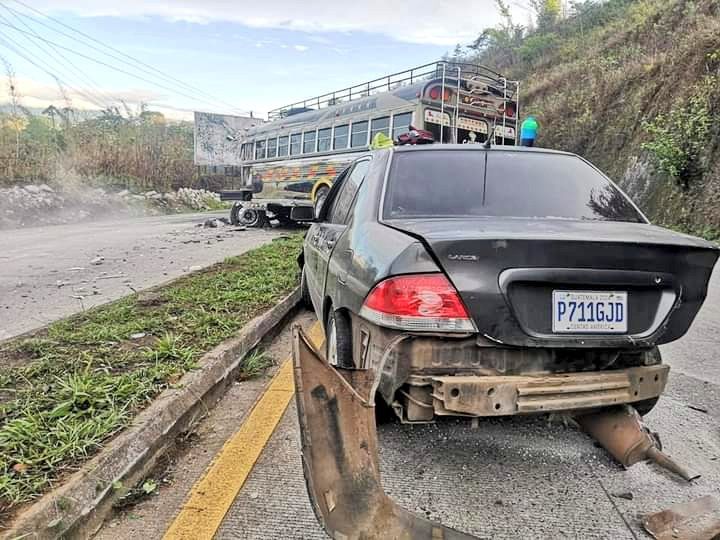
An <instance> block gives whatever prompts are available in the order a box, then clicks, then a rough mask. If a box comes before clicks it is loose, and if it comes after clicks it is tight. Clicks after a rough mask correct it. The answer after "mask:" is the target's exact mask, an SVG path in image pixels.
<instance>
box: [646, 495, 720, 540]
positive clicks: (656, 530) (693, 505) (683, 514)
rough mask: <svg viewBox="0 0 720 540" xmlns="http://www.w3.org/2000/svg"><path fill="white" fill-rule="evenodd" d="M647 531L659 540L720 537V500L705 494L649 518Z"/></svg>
mask: <svg viewBox="0 0 720 540" xmlns="http://www.w3.org/2000/svg"><path fill="white" fill-rule="evenodd" d="M643 528H644V529H645V530H646V531H647V532H648V533H650V535H651V536H652V537H653V538H655V539H656V540H674V539H677V538H682V539H684V540H712V539H716V538H720V501H718V500H717V499H716V498H715V497H713V496H712V495H705V496H704V497H700V498H699V499H695V500H693V501H689V502H684V503H678V504H674V505H672V506H671V507H670V508H667V509H666V510H662V511H660V512H656V513H655V514H650V515H648V516H645V519H643Z"/></svg>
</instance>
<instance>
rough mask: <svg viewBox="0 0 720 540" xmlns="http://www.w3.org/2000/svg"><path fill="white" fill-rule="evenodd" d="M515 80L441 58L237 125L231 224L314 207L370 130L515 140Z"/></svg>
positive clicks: (363, 147)
mask: <svg viewBox="0 0 720 540" xmlns="http://www.w3.org/2000/svg"><path fill="white" fill-rule="evenodd" d="M518 98H519V84H518V82H517V81H510V80H508V79H506V78H505V77H503V76H502V75H500V74H499V73H496V72H494V71H492V70H490V69H488V68H486V67H483V66H479V65H474V64H460V63H455V62H448V61H440V62H435V63H432V64H426V65H423V66H419V67H415V68H412V69H409V70H406V71H403V72H400V73H394V74H392V75H387V76H385V77H382V78H379V79H375V80H372V81H368V82H365V83H363V84H360V85H356V86H352V87H349V88H345V89H342V90H338V91H335V92H331V93H329V94H324V95H321V96H316V97H314V98H311V99H307V100H304V101H301V102H297V103H292V104H290V105H287V106H285V107H281V108H279V109H275V110H273V111H270V112H269V113H268V120H267V121H266V122H264V123H261V124H259V125H256V126H254V127H250V128H249V129H246V130H244V131H243V132H242V133H241V135H240V136H239V137H238V139H239V140H238V141H236V142H235V144H239V145H240V146H239V162H240V166H239V174H238V175H237V176H236V177H235V178H236V184H235V185H234V186H229V187H231V189H226V190H225V191H223V192H222V196H223V198H224V199H226V200H236V201H238V202H237V203H236V205H235V206H234V208H233V213H232V215H231V217H232V219H233V221H234V222H241V223H244V224H246V225H249V226H261V225H263V224H264V223H266V220H267V219H277V220H279V221H281V222H282V221H288V220H291V210H292V208H293V207H294V206H305V205H310V204H316V205H319V204H322V202H323V201H324V198H325V196H326V195H327V193H328V191H329V189H330V186H331V185H332V182H333V179H334V178H335V177H336V176H337V175H338V174H339V173H340V172H341V171H342V170H343V169H344V168H345V167H346V166H347V165H348V164H349V163H350V162H351V161H352V160H353V159H355V157H356V156H357V154H358V153H360V152H364V151H367V150H368V148H370V145H371V142H372V141H373V139H374V138H375V136H376V135H377V134H378V133H383V134H385V135H386V136H388V137H390V138H392V139H393V140H396V139H397V138H398V136H399V135H400V134H403V133H406V132H408V131H409V130H410V129H411V127H412V128H414V129H421V130H426V131H429V132H431V133H432V135H433V138H434V140H435V142H437V143H482V142H484V141H486V140H487V137H488V136H489V135H488V134H490V133H494V141H493V142H494V144H500V145H503V144H510V145H512V144H516V143H517V138H518V129H517V128H518V124H517V118H518Z"/></svg>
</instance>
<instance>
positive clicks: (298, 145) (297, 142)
mask: <svg viewBox="0 0 720 540" xmlns="http://www.w3.org/2000/svg"><path fill="white" fill-rule="evenodd" d="M301 150H302V134H301V133H293V134H292V135H290V155H291V156H295V155H297V154H299V153H300V151H301Z"/></svg>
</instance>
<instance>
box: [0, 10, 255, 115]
mask: <svg viewBox="0 0 720 540" xmlns="http://www.w3.org/2000/svg"><path fill="white" fill-rule="evenodd" d="M13 1H14V2H15V3H17V4H20V5H21V6H23V7H25V8H26V9H29V10H30V11H32V12H33V13H36V14H38V15H41V16H42V17H43V18H46V19H49V20H51V21H53V22H54V23H56V24H57V25H59V26H62V27H63V28H67V29H68V30H70V31H72V32H74V33H75V34H77V35H80V36H82V37H83V38H85V39H86V40H90V41H92V42H94V43H97V44H99V45H101V46H102V47H104V48H106V49H109V50H111V51H113V52H115V53H117V54H119V55H121V56H122V57H124V58H127V59H129V60H130V61H132V62H134V63H135V64H138V65H137V66H132V67H133V69H137V70H140V71H142V72H144V73H146V74H150V75H153V76H160V77H162V78H163V79H165V81H166V82H171V83H173V84H178V85H180V86H183V87H184V88H185V89H186V91H191V92H193V93H195V94H199V95H202V96H205V97H206V98H210V99H211V100H212V102H214V103H215V104H223V105H225V106H227V107H230V108H232V109H233V110H235V111H238V112H241V113H245V114H247V111H241V110H240V109H238V108H237V107H236V106H235V105H233V104H231V103H228V102H226V101H223V100H221V99H219V98H217V97H215V96H213V95H212V94H209V93H207V92H205V91H204V90H202V89H200V88H197V87H195V86H192V85H190V84H188V83H186V82H184V81H182V80H180V79H178V78H176V77H173V76H172V75H168V74H167V73H164V72H162V71H160V70H159V69H157V68H155V67H153V66H151V65H150V64H147V63H145V62H143V61H142V60H139V59H137V58H135V57H133V56H130V55H129V54H127V53H125V52H123V51H121V50H119V49H117V48H115V47H112V46H111V45H108V44H106V43H104V42H102V41H100V40H99V39H96V38H94V37H92V36H91V35H89V34H86V33H85V32H82V31H81V30H78V29H76V28H73V27H72V26H70V25H68V24H65V23H64V22H62V21H60V20H58V19H56V18H54V17H52V16H50V15H47V14H46V13H43V12H41V11H39V10H37V9H35V8H33V7H32V6H30V5H28V4H26V3H25V2H22V1H21V0H13ZM6 8H7V6H6ZM8 9H12V8H8ZM16 13H19V12H16ZM21 15H23V16H25V17H28V18H30V17H29V16H28V15H27V14H21ZM32 20H34V21H35V22H37V23H38V24H40V25H42V26H44V27H45V28H48V29H49V30H51V31H53V32H56V33H58V34H61V35H63V36H65V37H68V38H70V39H72V40H74V41H75V42H77V43H78V44H82V45H85V46H87V47H89V48H91V49H93V50H95V51H96V52H99V53H100V54H104V55H106V56H109V57H110V58H113V59H115V60H119V61H121V62H123V63H124V64H126V65H128V64H129V63H128V62H127V61H126V60H122V59H121V58H118V57H117V56H115V55H113V54H110V53H108V52H105V51H102V50H99V49H98V48H97V47H94V46H92V45H89V44H87V43H83V42H81V41H79V40H78V39H77V38H76V37H74V36H71V35H70V34H68V33H67V32H62V31H61V30H58V29H57V28H53V27H52V26H49V25H47V24H44V23H43V22H42V21H40V20H37V19H32ZM186 97H187V96H186ZM195 99H197V98H195ZM202 101H204V102H205V103H210V101H208V100H207V99H203V100H202Z"/></svg>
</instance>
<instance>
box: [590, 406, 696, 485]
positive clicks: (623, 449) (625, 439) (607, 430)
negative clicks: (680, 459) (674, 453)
mask: <svg viewBox="0 0 720 540" xmlns="http://www.w3.org/2000/svg"><path fill="white" fill-rule="evenodd" d="M576 420H577V422H578V424H580V426H581V428H582V429H583V431H585V432H586V433H587V434H588V435H590V436H591V437H592V438H593V439H595V440H596V441H597V442H599V443H600V444H601V445H602V446H603V447H604V448H605V449H606V450H607V451H608V452H610V454H611V455H612V456H613V457H614V458H615V459H616V460H617V461H619V462H620V463H621V464H622V465H623V466H625V467H631V466H632V465H634V464H636V463H638V462H640V461H645V460H651V461H654V462H655V463H657V464H658V465H660V466H661V467H664V468H665V469H668V470H669V471H672V472H674V473H676V474H678V475H680V476H681V477H682V478H684V479H685V480H687V481H688V482H691V481H693V480H696V479H697V478H700V475H699V474H695V473H692V472H690V471H688V470H687V469H685V467H683V466H682V465H680V464H678V463H677V462H676V461H675V460H673V459H672V458H671V457H670V456H668V455H667V454H665V453H663V452H662V450H661V448H659V445H658V443H657V441H656V439H655V437H653V436H652V434H651V433H650V432H649V430H648V429H647V428H646V427H644V426H643V425H642V422H641V419H640V415H639V414H638V413H637V411H636V410H635V409H634V408H632V407H629V406H627V405H625V406H621V407H611V408H608V409H603V410H601V411H598V412H594V413H590V414H584V415H580V416H577V417H576Z"/></svg>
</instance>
